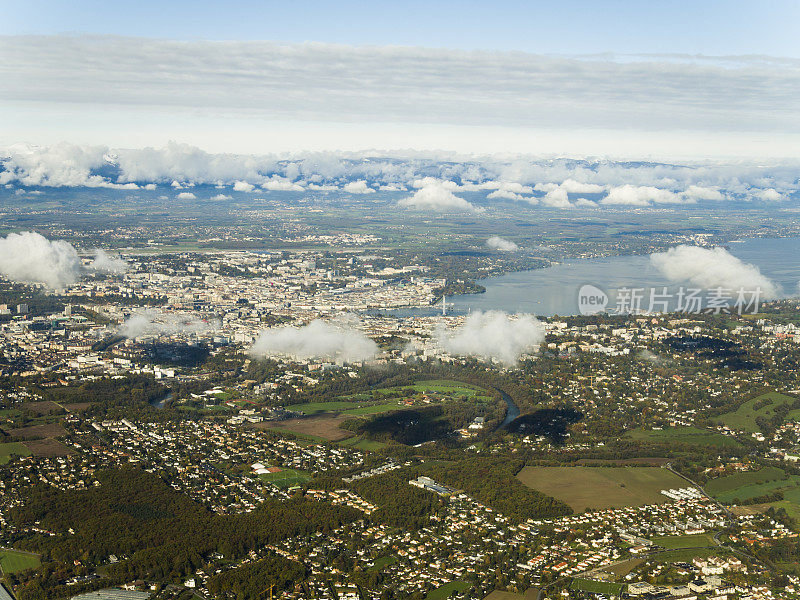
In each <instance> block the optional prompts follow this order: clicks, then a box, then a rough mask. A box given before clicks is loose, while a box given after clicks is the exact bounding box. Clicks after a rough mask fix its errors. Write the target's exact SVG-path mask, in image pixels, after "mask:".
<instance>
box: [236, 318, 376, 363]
mask: <svg viewBox="0 0 800 600" xmlns="http://www.w3.org/2000/svg"><path fill="white" fill-rule="evenodd" d="M250 354H251V355H253V356H276V355H277V356H289V357H291V358H294V359H296V360H307V359H310V358H318V359H325V360H331V361H334V362H336V363H348V362H361V361H365V360H370V359H372V358H374V357H375V356H376V355H377V354H378V345H377V344H376V343H375V342H374V341H373V340H371V339H370V338H368V337H367V336H366V335H365V334H364V333H363V332H362V331H360V330H359V329H357V327H356V324H355V322H354V321H352V320H349V319H340V320H338V321H321V320H319V319H316V320H314V321H311V322H310V323H309V324H308V325H304V326H302V327H293V326H288V325H287V326H284V327H278V328H275V329H266V330H264V331H262V332H261V334H260V335H259V336H258V339H256V341H255V343H254V344H253V346H252V347H251V348H250Z"/></svg>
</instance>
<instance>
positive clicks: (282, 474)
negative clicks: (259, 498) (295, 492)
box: [258, 468, 311, 489]
mask: <svg viewBox="0 0 800 600" xmlns="http://www.w3.org/2000/svg"><path fill="white" fill-rule="evenodd" d="M258 478H259V479H261V480H262V481H268V482H269V483H271V484H273V485H276V486H278V487H279V488H281V489H286V488H290V487H293V486H296V485H303V484H304V483H305V482H306V481H308V480H309V479H311V477H310V476H309V475H308V473H306V472H305V471H299V470H297V469H283V468H282V470H280V471H278V472H277V473H265V474H263V475H259V476H258Z"/></svg>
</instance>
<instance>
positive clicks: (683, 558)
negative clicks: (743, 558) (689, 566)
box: [649, 546, 731, 563]
mask: <svg viewBox="0 0 800 600" xmlns="http://www.w3.org/2000/svg"><path fill="white" fill-rule="evenodd" d="M730 554H731V552H730V551H729V550H726V549H725V548H723V547H721V546H720V547H719V548H683V549H680V550H668V551H666V552H659V553H657V554H653V556H652V557H649V559H650V560H654V561H655V562H661V563H676V562H690V561H691V560H692V559H693V558H694V557H696V556H699V557H701V558H708V557H709V556H720V557H722V556H728V555H730Z"/></svg>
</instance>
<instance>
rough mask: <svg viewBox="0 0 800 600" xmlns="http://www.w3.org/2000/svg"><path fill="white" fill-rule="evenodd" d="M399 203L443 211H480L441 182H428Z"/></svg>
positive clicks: (411, 206) (410, 206)
mask: <svg viewBox="0 0 800 600" xmlns="http://www.w3.org/2000/svg"><path fill="white" fill-rule="evenodd" d="M398 205H400V206H406V207H409V208H419V209H422V210H436V211H443V212H450V211H460V212H479V209H478V208H476V207H475V206H473V205H472V204H470V203H469V202H467V201H466V200H464V199H463V198H461V197H459V196H456V195H455V194H454V193H453V192H451V191H450V190H449V189H448V188H447V186H446V185H443V184H442V183H441V182H430V183H427V184H426V185H425V186H424V187H422V188H420V189H419V190H417V191H416V192H414V194H413V195H412V196H410V197H408V198H403V199H402V200H400V201H399V202H398Z"/></svg>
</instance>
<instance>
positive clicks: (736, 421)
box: [719, 392, 800, 433]
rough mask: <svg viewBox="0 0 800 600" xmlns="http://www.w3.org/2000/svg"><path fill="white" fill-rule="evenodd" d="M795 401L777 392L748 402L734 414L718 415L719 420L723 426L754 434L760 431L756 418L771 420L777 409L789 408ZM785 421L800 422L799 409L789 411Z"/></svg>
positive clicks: (795, 399)
mask: <svg viewBox="0 0 800 600" xmlns="http://www.w3.org/2000/svg"><path fill="white" fill-rule="evenodd" d="M797 400H798V399H797V398H793V397H792V396H786V395H785V394H779V393H778V392H770V393H768V394H762V395H761V396H757V397H755V398H753V399H752V400H748V401H747V402H745V403H744V404H742V405H741V406H740V407H739V408H738V409H737V410H735V411H734V412H729V413H725V414H724V415H720V417H719V420H720V422H721V423H722V424H723V425H726V426H728V427H730V428H731V429H736V430H740V431H746V432H747V433H755V432H757V431H760V430H761V428H760V427H759V426H758V424H757V423H756V419H757V418H759V417H760V418H764V419H771V418H772V417H774V416H775V411H776V409H777V408H779V407H782V406H791V405H793V404H794V403H795V402H797ZM786 420H796V421H800V408H796V409H793V410H791V409H790V410H789V412H788V414H787V415H786Z"/></svg>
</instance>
